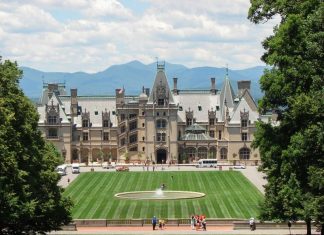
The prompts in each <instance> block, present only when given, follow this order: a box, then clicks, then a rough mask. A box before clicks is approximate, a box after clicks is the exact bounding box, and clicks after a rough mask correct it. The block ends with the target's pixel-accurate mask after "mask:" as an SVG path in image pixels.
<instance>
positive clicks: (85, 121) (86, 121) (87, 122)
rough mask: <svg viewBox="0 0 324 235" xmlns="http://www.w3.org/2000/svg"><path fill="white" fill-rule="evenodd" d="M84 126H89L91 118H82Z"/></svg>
mask: <svg viewBox="0 0 324 235" xmlns="http://www.w3.org/2000/svg"><path fill="white" fill-rule="evenodd" d="M82 127H89V120H87V119H85V120H82Z"/></svg>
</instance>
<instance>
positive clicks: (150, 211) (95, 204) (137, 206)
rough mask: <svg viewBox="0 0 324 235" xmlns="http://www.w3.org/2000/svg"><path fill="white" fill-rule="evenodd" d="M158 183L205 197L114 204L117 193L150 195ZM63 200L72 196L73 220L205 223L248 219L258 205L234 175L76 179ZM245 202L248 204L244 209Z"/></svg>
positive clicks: (139, 174) (103, 175) (247, 186)
mask: <svg viewBox="0 0 324 235" xmlns="http://www.w3.org/2000/svg"><path fill="white" fill-rule="evenodd" d="M88 174H89V175H88ZM171 175H172V176H173V180H172V178H171ZM81 176H82V177H81ZM162 183H165V184H166V186H167V190H177V191H178V190H180V191H181V190H184V191H196V192H203V193H206V196H205V197H204V198H201V199H183V200H174V201H132V200H121V199H117V198H114V194H115V193H118V192H125V191H147V190H150V191H152V190H156V189H157V188H159V187H160V186H161V184H162ZM251 188H252V189H251ZM82 189H83V190H82ZM89 189H91V191H89ZM256 192H257V193H256ZM64 194H65V195H73V196H71V197H72V198H73V201H74V202H75V207H74V209H73V218H85V217H86V218H107V219H119V218H129V219H131V218H134V219H135V218H151V217H152V216H153V215H156V216H158V217H159V218H189V217H190V216H191V215H192V214H205V215H207V216H208V217H209V218H248V217H249V216H250V215H251V213H252V214H253V215H254V216H255V215H256V213H254V212H257V211H258V203H259V202H260V201H261V200H262V199H263V196H262V194H261V193H259V192H258V191H255V187H253V185H251V183H250V182H249V181H248V180H247V179H246V178H245V177H244V176H242V175H241V173H240V172H234V171H233V172H229V171H223V172H220V171H204V172H197V171H196V172H184V171H181V172H161V171H160V172H152V171H150V172H110V173H106V172H105V173H99V172H90V173H86V174H84V173H82V174H81V175H80V176H79V177H78V178H77V179H76V180H75V181H74V182H73V184H71V185H70V186H69V187H68V188H67V190H66V191H65V193H64ZM89 197H90V198H91V199H90V198H89ZM247 202H250V204H249V205H246V204H247ZM83 211H84V212H83ZM80 216H81V217H80Z"/></svg>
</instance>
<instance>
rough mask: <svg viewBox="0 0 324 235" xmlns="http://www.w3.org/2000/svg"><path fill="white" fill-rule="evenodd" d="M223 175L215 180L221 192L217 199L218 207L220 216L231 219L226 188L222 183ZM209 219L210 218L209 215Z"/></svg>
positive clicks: (219, 175)
mask: <svg viewBox="0 0 324 235" xmlns="http://www.w3.org/2000/svg"><path fill="white" fill-rule="evenodd" d="M223 176H225V174H218V177H217V180H218V183H219V190H220V192H221V195H220V197H219V207H220V209H221V211H222V214H223V215H224V217H225V218H230V217H231V211H230V208H229V204H230V203H229V202H228V200H227V197H228V191H227V190H228V188H227V187H226V185H225V184H224V183H223V180H224V177H223ZM210 217H212V216H211V215H210Z"/></svg>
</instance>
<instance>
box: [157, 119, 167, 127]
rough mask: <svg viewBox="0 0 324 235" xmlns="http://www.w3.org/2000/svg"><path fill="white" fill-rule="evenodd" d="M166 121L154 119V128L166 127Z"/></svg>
mask: <svg viewBox="0 0 324 235" xmlns="http://www.w3.org/2000/svg"><path fill="white" fill-rule="evenodd" d="M166 125H167V121H166V120H165V119H158V120H156V128H166Z"/></svg>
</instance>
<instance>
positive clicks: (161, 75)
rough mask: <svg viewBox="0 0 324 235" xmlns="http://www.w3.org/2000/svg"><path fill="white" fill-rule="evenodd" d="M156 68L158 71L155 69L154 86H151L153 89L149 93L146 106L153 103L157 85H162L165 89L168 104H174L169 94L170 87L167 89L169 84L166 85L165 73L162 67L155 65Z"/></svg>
mask: <svg viewBox="0 0 324 235" xmlns="http://www.w3.org/2000/svg"><path fill="white" fill-rule="evenodd" d="M157 66H158V69H157V73H156V76H155V80H154V85H153V88H152V91H151V93H150V96H149V99H148V102H147V103H148V104H153V102H154V99H155V97H156V91H157V87H158V86H159V85H163V86H164V87H165V89H166V92H167V94H166V95H167V97H168V99H169V103H170V104H172V103H174V101H173V96H172V94H171V91H170V87H169V84H168V80H167V78H166V76H165V72H164V65H157Z"/></svg>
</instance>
